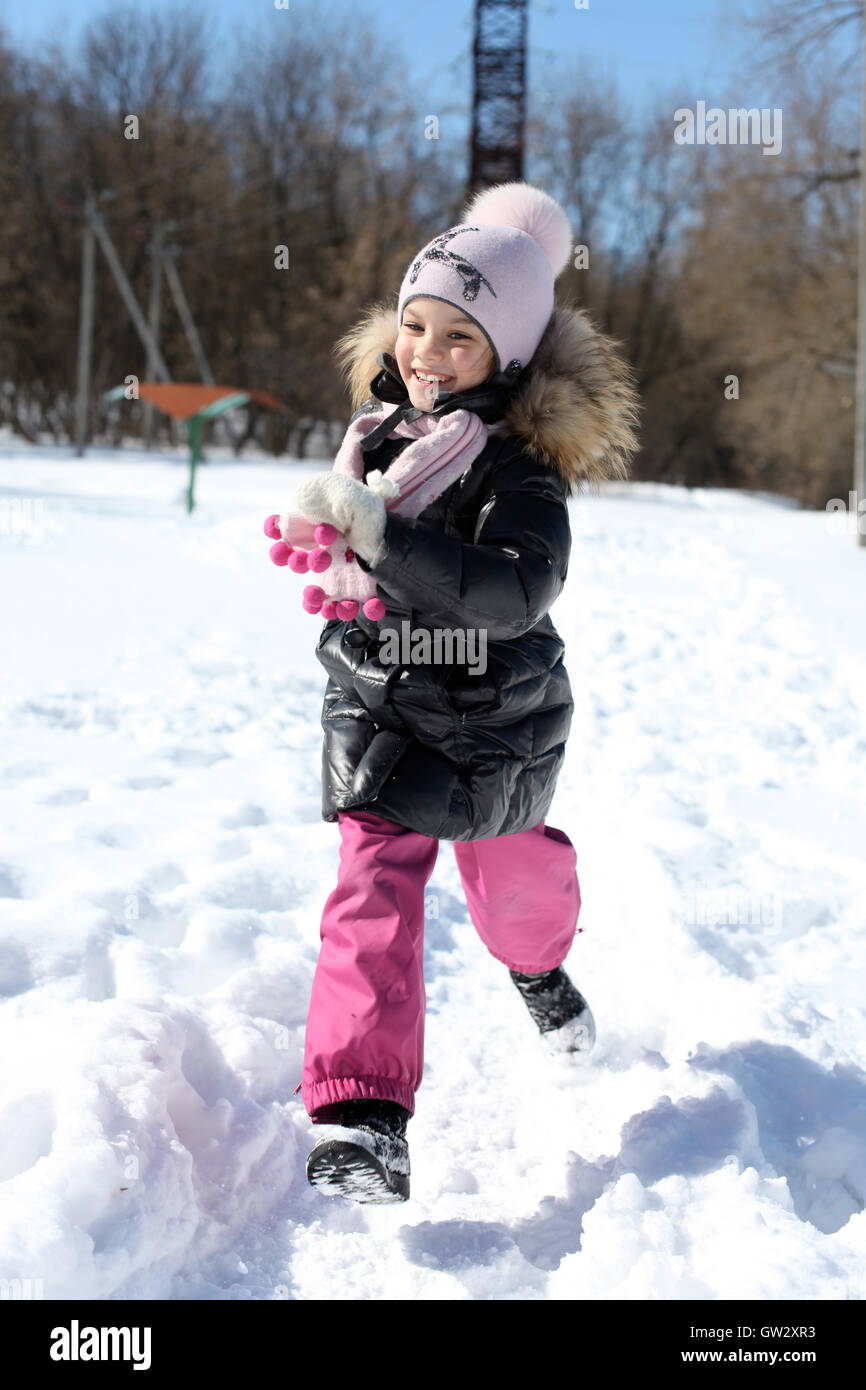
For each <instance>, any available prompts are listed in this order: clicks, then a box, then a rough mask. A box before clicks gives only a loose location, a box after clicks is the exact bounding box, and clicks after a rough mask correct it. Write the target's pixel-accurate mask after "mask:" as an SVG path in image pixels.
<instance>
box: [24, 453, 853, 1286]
mask: <svg viewBox="0 0 866 1390" xmlns="http://www.w3.org/2000/svg"><path fill="white" fill-rule="evenodd" d="M326 466H327V465H325V464H322V463H309V462H308V463H297V462H294V463H293V462H287V461H273V460H264V459H256V460H251V461H244V462H240V463H238V462H236V461H234V460H233V459H230V458H227V457H225V456H222V457H221V456H220V455H219V454H218V453H217V452H216V451H214V452H213V454H212V459H211V462H210V463H209V464H208V465H207V466H205V467H203V468H201V469H200V471H199V475H198V480H197V497H198V505H197V507H196V510H195V511H194V513H193V514H192V516H191V517H190V516H188V515H187V514H186V511H185V509H184V505H183V491H184V488H185V483H186V470H185V466H184V462H183V459H182V456H181V455H180V454H178V456H177V458H174V459H173V458H170V457H168V456H166V455H160V456H158V457H149V456H147V455H146V454H144V453H139V452H135V451H128V450H124V451H122V452H108V451H104V450H98V449H94V450H92V451H91V452H90V453H89V455H88V457H87V458H86V459H84V460H78V459H76V458H75V457H74V456H73V455H72V453H71V451H69V450H58V449H52V448H49V447H44V448H35V449H27V448H24V447H22V446H21V445H20V444H19V443H17V442H14V441H11V440H10V439H8V437H7V438H6V439H5V440H2V441H0V583H2V593H3V605H2V617H0V642H2V650H3V656H4V659H3V663H2V668H3V669H2V687H0V718H2V733H3V737H2V747H0V776H2V782H0V797H2V826H3V837H2V843H0V995H2V1005H0V1055H2V1058H3V1066H2V1086H0V1279H21V1280H31V1281H41V1285H39V1284H34V1285H32V1286H31V1287H33V1288H36V1289H37V1290H40V1289H41V1292H42V1294H43V1296H44V1297H45V1298H57V1299H67V1298H75V1299H79V1298H82V1299H144V1298H158V1299H179V1300H183V1299H215V1300H219V1299H286V1298H288V1299H299V1300H312V1299H320V1298H321V1299H344V1300H359V1299H374V1300H375V1299H385V1300H387V1299H401V1300H407V1299H437V1300H438V1299H442V1300H473V1299H515V1300H518V1299H519V1300H523V1299H531V1300H541V1299H578V1298H587V1299H606V1300H608V1299H631V1300H634V1299H648V1300H649V1299H653V1300H672V1299H678V1300H679V1299H707V1300H709V1299H729V1298H731V1299H734V1298H736V1299H761V1300H766V1299H862V1298H863V1297H864V1295H866V1272H864V1271H866V1259H864V1257H866V1214H864V1212H863V1206H864V1200H866V1029H864V1009H866V1005H864V988H863V981H864V974H866V971H864V965H866V960H864V956H866V950H864V932H863V903H864V901H866V863H864V853H863V847H864V843H866V814H864V791H863V788H864V770H866V720H864V714H866V623H864V621H863V594H864V573H866V549H863V548H859V549H858V548H857V547H856V546H855V544H854V539H853V535H852V533H851V531H850V529H849V530H847V531H845V532H843V533H841V534H840V533H839V532H835V533H834V531H833V530H832V529H831V528H830V526H829V525H828V522H827V518H826V517H825V515H824V514H823V513H808V512H803V511H800V510H798V509H797V508H794V507H791V506H790V505H788V504H786V503H785V502H784V501H783V500H782V499H777V498H758V497H749V496H743V495H741V494H736V493H731V492H725V491H708V492H688V491H686V490H683V489H677V488H666V487H658V486H653V485H622V486H616V487H609V488H606V489H604V490H603V493H602V496H601V497H599V498H594V497H592V496H591V495H587V496H585V497H582V498H580V499H577V500H575V502H574V503H573V506H572V523H573V535H574V546H573V552H572V565H571V570H570V574H569V578H568V584H567V587H566V590H565V592H564V594H563V596H562V597H561V599H560V600H559V602H558V603H557V604H556V606H555V608H554V610H553V618H554V621H555V622H556V623H557V626H558V627H559V630H560V632H561V633H562V635H563V637H564V638H565V640H566V643H567V666H568V669H569V673H570V675H571V680H572V685H573V688H574V694H575V704H576V708H575V716H574V724H573V732H572V736H571V740H570V742H569V746H568V754H567V758H566V764H565V768H564V771H563V774H562V777H561V779H560V782H559V786H558V789H557V793H556V799H555V801H554V804H553V808H552V810H551V813H550V816H549V817H548V819H549V822H550V823H551V824H553V825H559V826H561V827H563V828H564V829H566V830H567V832H568V834H569V835H570V836H571V838H572V840H573V841H574V843H575V846H576V848H577V852H578V872H579V876H580V884H581V890H582V895H583V908H582V911H581V918H580V924H581V926H582V928H583V931H582V933H581V934H579V935H578V937H577V938H576V942H575V946H574V949H573V950H572V953H571V955H570V957H569V960H568V962H567V964H568V968H569V970H570V973H571V974H572V975H573V977H574V979H575V981H576V982H577V983H578V985H579V986H580V988H581V989H582V990H583V991H584V992H585V993H586V994H587V996H588V998H589V999H590V1002H591V1003H592V1006H593V1009H594V1012H595V1014H596V1018H597V1021H598V1028H599V1041H598V1045H597V1049H596V1051H595V1052H594V1053H593V1054H592V1056H591V1058H590V1059H584V1060H583V1061H579V1060H577V1059H568V1058H563V1057H559V1058H554V1059H550V1058H548V1057H547V1056H546V1054H545V1053H544V1051H543V1050H542V1047H541V1043H540V1040H539V1039H538V1038H537V1036H536V1035H535V1032H534V1029H533V1026H532V1024H531V1022H530V1020H529V1016H528V1014H527V1013H526V1011H525V1008H524V1006H523V1004H522V1003H521V1001H520V999H519V997H518V996H517V994H516V992H515V991H514V989H513V986H512V985H511V983H510V981H509V979H508V975H507V972H506V971H505V970H504V968H503V967H502V966H501V965H500V964H499V963H498V962H497V961H495V960H494V959H493V958H492V957H490V956H489V955H488V954H487V953H486V951H485V950H484V948H483V947H482V945H481V943H480V941H479V940H478V938H477V936H476V935H475V932H474V929H473V928H472V925H471V923H470V921H469V918H468V915H467V911H466V907H465V903H464V901H463V899H462V896H461V893H460V887H459V879H458V876H457V872H456V866H455V863H454V856H453V852H452V850H451V846H450V845H449V844H447V843H443V844H442V845H441V847H440V854H439V860H438V863H437V866H436V869H435V871H434V876H433V878H432V880H431V882H430V885H429V889H428V894H429V896H428V900H427V925H428V930H427V941H426V970H427V981H428V1026H427V1041H426V1058H427V1066H426V1072H425V1076H424V1081H423V1085H422V1086H421V1089H420V1091H419V1094H418V1108H417V1112H416V1116H415V1118H414V1119H413V1120H412V1122H411V1124H410V1127H409V1137H410V1149H411V1158H412V1198H411V1201H410V1202H409V1203H408V1204H406V1205H402V1206H397V1207H386V1208H371V1207H359V1206H354V1205H349V1204H347V1203H343V1202H341V1201H340V1200H339V1199H334V1198H327V1197H323V1196H321V1195H320V1194H318V1193H316V1192H314V1191H312V1190H311V1189H310V1188H309V1187H308V1186H307V1184H306V1181H305V1178H304V1161H305V1157H306V1154H307V1151H308V1149H309V1147H310V1145H311V1143H312V1126H311V1125H310V1123H309V1120H308V1118H307V1116H306V1113H305V1111H304V1109H303V1106H302V1104H301V1100H300V1096H296V1095H295V1094H294V1091H295V1087H296V1086H297V1085H298V1083H299V1081H300V1076H301V1064H302V1047H303V1030H304V1017H305V1009H306V1003H307V998H308V992H309V988H310V983H311V979H312V972H313V968H314V965H315V960H316V955H317V947H318V927H319V919H320V915H321V909H322V906H323V903H324V900H325V897H326V896H327V894H328V892H329V891H330V889H331V887H332V886H333V883H334V877H335V871H336V865H337V857H338V847H339V833H338V831H337V828H336V826H335V825H329V824H326V823H325V822H324V821H322V820H321V816H320V799H319V797H320V788H319V759H320V751H321V729H320V726H319V712H320V706H321V695H322V690H323V687H324V679H325V678H324V673H323V671H322V669H321V667H320V666H319V664H318V662H317V661H316V658H315V653H314V648H315V641H316V638H317V635H318V632H319V628H320V620H319V619H318V618H315V617H312V616H310V615H308V614H307V613H305V612H304V611H303V610H302V608H301V606H300V592H301V588H302V586H303V583H304V580H303V579H302V578H300V577H298V576H295V575H292V574H291V573H289V572H288V571H286V570H279V569H276V568H275V567H274V566H273V565H271V564H270V562H269V560H268V547H269V544H270V542H268V540H267V539H266V537H265V536H264V534H263V532H262V523H263V520H264V517H265V516H266V515H267V514H268V513H269V512H272V511H276V510H281V509H283V508H284V507H285V506H286V505H287V503H288V501H289V499H290V497H291V493H292V491H293V489H294V486H295V484H296V482H297V481H298V479H299V478H300V477H303V476H306V475H307V474H309V473H310V472H313V471H317V470H319V469H321V468H324V467H326Z"/></svg>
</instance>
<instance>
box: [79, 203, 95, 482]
mask: <svg viewBox="0 0 866 1390" xmlns="http://www.w3.org/2000/svg"><path fill="white" fill-rule="evenodd" d="M93 211H94V200H93V194H92V193H91V192H88V194H87V201H86V203H85V209H84V235H83V238H82V243H81V307H80V309H79V318H78V381H77V384H76V390H75V452H76V454H77V455H78V457H79V458H81V457H82V455H83V454H84V446H85V444H86V443H87V433H88V431H87V426H88V423H89V421H88V416H89V413H90V358H91V353H92V348H93V283H94V276H93V270H94V250H95V241H94V235H93V222H92V217H93Z"/></svg>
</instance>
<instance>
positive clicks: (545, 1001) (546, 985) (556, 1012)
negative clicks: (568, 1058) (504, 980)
mask: <svg viewBox="0 0 866 1390" xmlns="http://www.w3.org/2000/svg"><path fill="white" fill-rule="evenodd" d="M509 974H510V976H511V978H512V980H513V981H514V983H515V985H516V986H517V988H518V990H519V991H520V993H521V995H522V996H523V1002H524V1003H525V1005H526V1007H527V1009H528V1010H529V1012H530V1014H531V1016H532V1020H533V1022H534V1023H535V1024H536V1025H537V1027H538V1031H539V1033H541V1035H542V1037H543V1038H544V1040H545V1042H546V1043H547V1045H548V1046H549V1047H552V1048H554V1049H555V1050H556V1051H557V1052H589V1050H590V1049H591V1047H592V1046H593V1043H594V1042H595V1019H594V1018H593V1016H592V1012H591V1010H590V1007H589V1005H588V1004H587V1002H586V1000H585V999H584V997H583V995H582V994H581V993H580V991H579V990H577V989H576V988H575V987H574V985H573V984H572V983H571V980H570V979H569V978H568V976H567V975H566V973H565V971H564V970H563V968H562V966H561V965H558V966H557V967H556V969H555V970H547V971H545V972H544V973H543V974H541V975H521V974H519V973H518V971H516V970H510V971H509Z"/></svg>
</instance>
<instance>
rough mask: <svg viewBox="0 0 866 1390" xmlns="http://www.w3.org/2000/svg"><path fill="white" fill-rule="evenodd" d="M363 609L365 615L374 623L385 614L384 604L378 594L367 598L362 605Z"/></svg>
mask: <svg viewBox="0 0 866 1390" xmlns="http://www.w3.org/2000/svg"><path fill="white" fill-rule="evenodd" d="M363 611H364V615H365V617H367V618H371V619H372V620H373V622H374V623H377V622H378V621H379V619H380V618H384V616H385V605H384V603H383V602H382V600H381V599H380V598H379V597H378V596H377V597H376V598H368V599H367V602H366V603H365V604H364V605H363Z"/></svg>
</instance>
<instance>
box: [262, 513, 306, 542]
mask: <svg viewBox="0 0 866 1390" xmlns="http://www.w3.org/2000/svg"><path fill="white" fill-rule="evenodd" d="M279 521H280V514H279V512H271V515H270V516H266V517H265V535H266V536H270V538H271V540H272V541H279V540H282V532H281V531H280V526H279ZM317 539H318V537H317Z"/></svg>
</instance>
